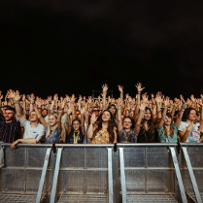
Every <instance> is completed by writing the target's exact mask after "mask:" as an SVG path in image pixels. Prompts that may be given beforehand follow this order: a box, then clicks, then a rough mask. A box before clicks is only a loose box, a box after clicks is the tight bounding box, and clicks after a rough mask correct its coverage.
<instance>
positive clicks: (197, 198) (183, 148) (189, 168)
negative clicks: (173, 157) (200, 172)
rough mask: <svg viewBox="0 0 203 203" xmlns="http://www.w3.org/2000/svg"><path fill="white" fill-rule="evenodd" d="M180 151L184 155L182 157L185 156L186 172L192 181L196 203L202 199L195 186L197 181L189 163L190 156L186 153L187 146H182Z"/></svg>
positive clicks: (199, 202)
mask: <svg viewBox="0 0 203 203" xmlns="http://www.w3.org/2000/svg"><path fill="white" fill-rule="evenodd" d="M182 151H183V155H184V158H185V162H186V164H187V168H188V172H189V175H190V180H191V182H192V187H193V190H194V193H195V197H196V200H197V203H202V199H201V196H200V193H199V189H198V186H197V182H196V179H195V176H194V173H193V170H192V165H191V162H190V157H189V155H188V151H187V148H186V147H182Z"/></svg>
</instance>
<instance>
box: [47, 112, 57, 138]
mask: <svg viewBox="0 0 203 203" xmlns="http://www.w3.org/2000/svg"><path fill="white" fill-rule="evenodd" d="M49 116H54V117H55V118H56V119H57V118H58V116H57V114H56V113H51V114H49ZM57 127H58V126H56V127H55V128H54V130H53V131H52V133H51V126H50V125H49V124H48V130H47V133H46V137H49V136H50V135H54V133H55V130H56V128H57Z"/></svg>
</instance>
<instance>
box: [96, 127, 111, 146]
mask: <svg viewBox="0 0 203 203" xmlns="http://www.w3.org/2000/svg"><path fill="white" fill-rule="evenodd" d="M92 143H93V144H110V140H109V133H108V132H107V131H106V130H103V129H101V130H99V131H98V132H97V134H96V135H95V137H94V138H93V140H92Z"/></svg>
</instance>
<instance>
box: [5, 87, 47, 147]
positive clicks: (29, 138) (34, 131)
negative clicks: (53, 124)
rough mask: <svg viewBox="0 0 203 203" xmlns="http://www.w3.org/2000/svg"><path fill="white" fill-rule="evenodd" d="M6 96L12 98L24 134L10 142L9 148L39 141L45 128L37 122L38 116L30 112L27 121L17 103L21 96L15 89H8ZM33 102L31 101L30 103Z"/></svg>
mask: <svg viewBox="0 0 203 203" xmlns="http://www.w3.org/2000/svg"><path fill="white" fill-rule="evenodd" d="M7 94H8V98H10V99H13V100H14V104H15V109H16V114H17V117H18V118H19V121H20V123H21V124H22V125H23V127H24V129H25V130H24V135H23V139H18V140H16V141H15V142H13V143H12V145H11V148H15V147H16V144H18V143H23V144H36V143H37V142H39V141H40V139H41V138H42V137H43V135H44V133H45V128H44V126H43V125H42V124H40V123H39V118H38V116H37V113H36V112H35V111H32V112H31V113H30V117H29V121H28V120H27V119H26V118H25V116H24V115H23V113H22V109H21V107H20V105H19V101H20V98H21V96H20V95H19V93H18V92H17V91H16V92H15V91H12V90H9V91H8V93H7ZM32 102H33V101H32ZM32 104H33V103H32Z"/></svg>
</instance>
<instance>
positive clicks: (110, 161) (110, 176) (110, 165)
mask: <svg viewBox="0 0 203 203" xmlns="http://www.w3.org/2000/svg"><path fill="white" fill-rule="evenodd" d="M108 186H109V188H108V189H109V196H108V202H109V203H113V172H112V148H108Z"/></svg>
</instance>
